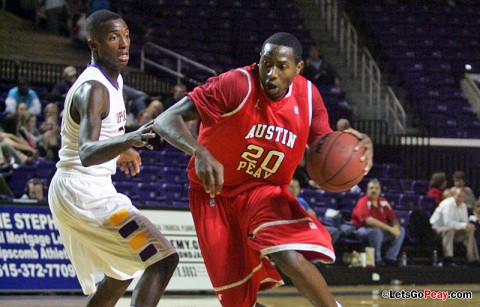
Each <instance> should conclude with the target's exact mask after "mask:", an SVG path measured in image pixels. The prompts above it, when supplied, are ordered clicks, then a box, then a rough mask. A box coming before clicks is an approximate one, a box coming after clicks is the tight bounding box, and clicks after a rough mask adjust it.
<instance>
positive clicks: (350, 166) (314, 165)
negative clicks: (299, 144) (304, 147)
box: [306, 131, 367, 192]
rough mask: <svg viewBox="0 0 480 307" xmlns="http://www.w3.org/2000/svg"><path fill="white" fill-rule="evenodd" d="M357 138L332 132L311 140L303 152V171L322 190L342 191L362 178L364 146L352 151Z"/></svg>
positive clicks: (343, 133) (348, 188)
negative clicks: (304, 165) (305, 154)
mask: <svg viewBox="0 0 480 307" xmlns="http://www.w3.org/2000/svg"><path fill="white" fill-rule="evenodd" d="M358 142H359V139H357V138H356V137H355V136H354V135H352V134H349V133H346V132H341V131H334V132H331V133H328V134H325V135H323V136H321V137H320V138H318V139H317V140H315V141H314V143H313V144H312V146H311V147H310V150H309V151H308V154H307V160H306V163H307V172H308V174H309V175H310V178H311V179H312V180H313V181H315V182H316V183H317V184H318V185H320V187H321V188H322V189H324V190H327V191H331V192H343V191H348V190H350V189H351V188H352V187H353V186H355V185H356V184H357V183H359V182H360V180H362V178H363V176H364V172H365V170H364V169H365V166H366V165H367V162H366V161H360V158H361V156H362V155H363V154H364V153H365V148H361V149H360V150H359V151H354V148H355V146H357V144H358Z"/></svg>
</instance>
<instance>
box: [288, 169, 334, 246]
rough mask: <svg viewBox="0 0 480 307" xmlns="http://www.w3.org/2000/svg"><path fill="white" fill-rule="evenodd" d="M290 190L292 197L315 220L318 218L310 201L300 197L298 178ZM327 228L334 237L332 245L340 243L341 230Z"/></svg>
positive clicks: (290, 186) (293, 180)
mask: <svg viewBox="0 0 480 307" xmlns="http://www.w3.org/2000/svg"><path fill="white" fill-rule="evenodd" d="M288 190H289V191H290V193H292V195H293V196H294V197H295V198H296V199H297V201H298V203H299V204H300V206H302V208H303V209H304V210H305V211H307V212H308V214H310V215H311V216H313V217H314V218H316V219H318V218H317V213H316V212H315V211H314V210H313V209H312V208H311V207H310V205H309V204H308V201H306V200H305V198H303V197H300V196H299V195H300V181H299V180H298V179H297V178H293V179H292V181H290V184H289V185H288ZM324 226H325V228H327V230H328V232H329V233H330V236H331V237H332V244H333V245H335V243H336V242H337V241H338V239H339V238H340V235H341V231H340V229H338V228H336V227H334V226H327V225H325V224H324Z"/></svg>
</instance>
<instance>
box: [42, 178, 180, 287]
mask: <svg viewBox="0 0 480 307" xmlns="http://www.w3.org/2000/svg"><path fill="white" fill-rule="evenodd" d="M48 202H49V206H50V210H51V211H52V215H53V218H54V220H55V223H56V225H57V227H58V230H59V232H60V237H61V239H62V242H63V244H64V246H65V251H66V252H67V254H68V256H69V258H70V261H71V262H72V264H73V266H74V267H75V271H76V273H77V277H78V280H79V282H80V285H81V286H82V289H83V292H84V293H85V294H90V293H93V292H95V291H96V289H97V287H96V284H95V275H99V274H105V275H107V276H110V277H112V278H115V279H118V280H126V279H131V278H134V277H137V276H139V275H140V274H142V272H143V270H145V269H146V268H147V267H148V266H149V265H151V264H152V263H155V262H157V261H159V260H161V259H164V258H166V257H168V256H170V255H172V254H174V253H175V252H176V251H175V249H174V248H173V246H172V245H171V244H170V242H169V241H168V240H167V239H166V238H165V237H164V236H163V235H162V234H161V233H160V231H159V230H158V229H157V227H155V225H153V224H152V223H151V222H150V221H149V220H148V219H147V218H146V217H145V216H143V215H142V214H141V213H140V212H139V211H138V209H137V208H135V207H134V206H133V205H132V202H131V201H130V199H129V198H128V197H126V196H125V195H123V194H120V193H117V191H116V190H115V187H114V186H113V184H112V180H111V177H109V176H108V177H98V176H97V177H96V176H88V175H85V174H80V173H78V172H75V171H72V172H70V171H65V170H62V169H59V170H57V173H56V174H55V176H54V177H53V179H52V182H51V184H50V188H49V191H48Z"/></svg>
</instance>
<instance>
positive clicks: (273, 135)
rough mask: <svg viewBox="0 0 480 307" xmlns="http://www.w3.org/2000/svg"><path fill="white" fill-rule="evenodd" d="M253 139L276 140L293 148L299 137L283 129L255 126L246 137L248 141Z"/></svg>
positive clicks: (261, 125) (263, 125)
mask: <svg viewBox="0 0 480 307" xmlns="http://www.w3.org/2000/svg"><path fill="white" fill-rule="evenodd" d="M251 138H257V139H262V138H263V139H266V140H274V141H275V142H279V143H281V144H283V145H285V146H287V147H290V148H293V146H294V145H295V141H296V140H297V135H296V134H295V133H293V132H291V131H289V130H287V129H285V128H282V127H277V126H271V125H270V126H269V125H265V124H255V125H253V126H252V128H250V131H249V132H248V133H247V135H246V136H245V139H246V140H248V139H251Z"/></svg>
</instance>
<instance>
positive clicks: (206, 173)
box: [195, 147, 223, 198]
mask: <svg viewBox="0 0 480 307" xmlns="http://www.w3.org/2000/svg"><path fill="white" fill-rule="evenodd" d="M195 170H196V172H197V176H198V178H200V180H202V182H203V186H204V188H205V192H206V193H208V194H210V197H211V198H214V197H215V195H217V194H220V191H221V190H222V188H223V165H222V164H221V163H220V162H218V161H217V159H215V158H214V157H213V156H212V155H211V154H210V152H209V151H208V150H207V149H206V148H204V147H202V148H200V149H199V150H198V151H196V152H195Z"/></svg>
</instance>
